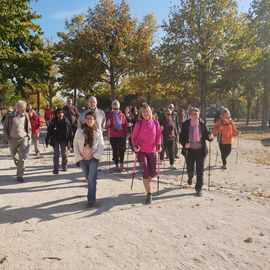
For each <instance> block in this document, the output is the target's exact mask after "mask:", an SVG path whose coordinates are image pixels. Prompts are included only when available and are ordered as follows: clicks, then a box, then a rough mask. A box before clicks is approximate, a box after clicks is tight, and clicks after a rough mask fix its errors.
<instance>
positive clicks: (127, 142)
mask: <svg viewBox="0 0 270 270" xmlns="http://www.w3.org/2000/svg"><path fill="white" fill-rule="evenodd" d="M126 144H127V147H126V148H127V171H128V160H129V149H128V148H129V140H128V138H127V141H126Z"/></svg>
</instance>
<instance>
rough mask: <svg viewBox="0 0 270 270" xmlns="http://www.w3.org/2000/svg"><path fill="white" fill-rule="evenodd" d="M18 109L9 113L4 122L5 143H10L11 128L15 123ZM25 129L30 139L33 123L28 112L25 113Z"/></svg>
mask: <svg viewBox="0 0 270 270" xmlns="http://www.w3.org/2000/svg"><path fill="white" fill-rule="evenodd" d="M15 113H16V111H14V112H12V113H10V114H8V115H7V117H6V119H5V121H4V123H3V134H4V143H8V141H9V140H10V139H11V138H10V132H11V128H12V125H13V118H14V116H15ZM25 120H26V121H25V125H24V128H25V131H26V133H27V136H29V139H30V137H31V123H30V120H29V117H28V115H27V114H25Z"/></svg>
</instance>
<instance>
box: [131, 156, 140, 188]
mask: <svg viewBox="0 0 270 270" xmlns="http://www.w3.org/2000/svg"><path fill="white" fill-rule="evenodd" d="M137 158H138V157H137V153H135V159H134V165H133V173H132V180H131V185H130V190H132V188H133V182H134V176H135V171H136V164H137Z"/></svg>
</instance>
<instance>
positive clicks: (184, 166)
mask: <svg viewBox="0 0 270 270" xmlns="http://www.w3.org/2000/svg"><path fill="white" fill-rule="evenodd" d="M187 155H188V149H187V148H186V154H185V160H184V165H183V171H182V177H181V181H180V189H181V188H182V182H183V178H184V173H185V168H186V160H187Z"/></svg>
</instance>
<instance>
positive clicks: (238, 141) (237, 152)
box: [215, 135, 240, 167]
mask: <svg viewBox="0 0 270 270" xmlns="http://www.w3.org/2000/svg"><path fill="white" fill-rule="evenodd" d="M239 145H240V137H239V135H238V136H237V146H236V159H235V163H236V164H237V163H238V156H239ZM217 159H218V149H217V151H216V161H215V167H216V166H217Z"/></svg>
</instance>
